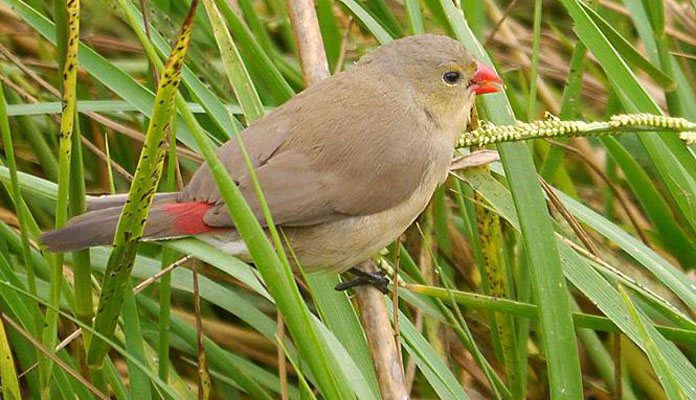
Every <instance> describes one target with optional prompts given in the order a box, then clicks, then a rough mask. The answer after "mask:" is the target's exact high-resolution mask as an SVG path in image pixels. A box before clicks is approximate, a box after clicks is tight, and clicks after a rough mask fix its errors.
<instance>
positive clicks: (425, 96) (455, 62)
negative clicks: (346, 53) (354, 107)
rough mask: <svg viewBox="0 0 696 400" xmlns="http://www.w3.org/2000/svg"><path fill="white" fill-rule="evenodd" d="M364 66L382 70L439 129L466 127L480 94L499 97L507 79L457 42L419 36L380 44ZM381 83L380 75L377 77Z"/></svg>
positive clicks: (438, 37) (364, 62) (368, 56)
mask: <svg viewBox="0 0 696 400" xmlns="http://www.w3.org/2000/svg"><path fill="white" fill-rule="evenodd" d="M359 64H372V65H374V66H376V67H378V70H379V71H380V74H383V76H382V77H381V78H383V79H384V80H385V81H389V82H391V83H392V85H396V86H398V87H399V88H402V89H403V90H404V91H403V92H402V91H401V90H398V91H397V92H398V93H399V95H405V96H407V97H408V98H410V99H411V101H413V103H414V105H415V106H416V107H419V108H421V109H422V110H423V111H424V112H425V113H426V115H427V116H428V118H431V119H433V120H434V122H436V123H437V124H438V125H441V126H443V127H448V128H450V129H454V130H456V131H461V130H463V129H464V128H466V125H467V123H468V121H469V115H470V113H471V108H472V107H473V104H474V97H475V96H476V95H481V94H486V93H495V92H498V91H499V90H500V89H501V86H502V80H501V79H500V77H499V76H498V75H497V74H496V72H495V71H494V70H493V68H491V67H489V66H487V65H486V64H483V63H481V62H479V61H477V60H476V59H475V58H474V57H473V56H472V55H471V54H470V53H469V52H468V51H467V49H466V48H465V47H464V45H463V44H462V43H460V42H458V41H456V40H454V39H451V38H449V37H447V36H441V35H431V34H428V35H417V36H410V37H406V38H403V39H399V40H395V41H393V42H391V43H389V44H387V45H384V46H381V47H380V48H378V49H376V50H375V51H373V52H371V53H370V54H368V55H367V56H365V57H363V58H362V59H361V60H360V62H359ZM378 79H380V77H378Z"/></svg>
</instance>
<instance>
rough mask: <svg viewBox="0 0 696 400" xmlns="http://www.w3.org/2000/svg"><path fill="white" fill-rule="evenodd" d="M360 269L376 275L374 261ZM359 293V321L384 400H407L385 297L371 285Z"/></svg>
mask: <svg viewBox="0 0 696 400" xmlns="http://www.w3.org/2000/svg"><path fill="white" fill-rule="evenodd" d="M358 268H360V269H361V270H363V271H366V272H368V273H373V272H376V271H377V267H376V266H375V264H374V262H373V261H372V260H367V261H364V262H363V263H361V264H360V265H359V267H358ZM356 293H357V296H356V297H357V300H358V307H359V308H360V320H361V321H362V325H363V328H364V329H365V336H366V337H367V343H368V345H369V347H370V354H371V355H372V361H373V362H374V364H375V370H376V372H377V382H378V383H379V389H380V392H381V393H382V398H383V399H385V400H403V399H407V398H408V392H406V382H405V380H404V374H403V367H402V365H401V357H400V355H399V354H398V353H397V351H396V350H397V348H396V341H395V340H394V336H393V335H392V327H391V323H390V322H389V314H388V312H387V303H386V301H385V300H384V295H383V294H382V292H380V291H379V290H378V289H377V288H375V287H372V286H369V285H368V286H361V287H358V288H357V289H356Z"/></svg>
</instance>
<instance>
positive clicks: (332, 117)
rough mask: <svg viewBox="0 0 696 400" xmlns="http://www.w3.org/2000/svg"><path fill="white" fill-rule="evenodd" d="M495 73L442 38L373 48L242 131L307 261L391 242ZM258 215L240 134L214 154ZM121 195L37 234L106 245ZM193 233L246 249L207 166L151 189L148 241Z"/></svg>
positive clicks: (282, 222) (77, 244) (46, 239)
mask: <svg viewBox="0 0 696 400" xmlns="http://www.w3.org/2000/svg"><path fill="white" fill-rule="evenodd" d="M500 83H501V80H500V78H499V77H498V76H497V75H496V73H495V72H494V71H493V70H492V69H491V68H490V67H488V66H486V65H484V64H481V63H478V62H477V61H476V60H474V59H473V58H472V56H471V55H470V54H469V53H468V52H467V50H466V49H465V47H464V46H463V45H462V44H461V43H459V42H457V41H455V40H453V39H450V38H448V37H446V36H439V35H419V36H412V37H407V38H404V39H400V40H396V41H394V42H392V43H390V44H387V45H384V46H381V47H379V48H377V49H376V50H374V51H372V52H371V53H369V54H367V55H366V56H364V57H362V59H361V60H360V61H359V62H357V63H356V65H354V66H353V67H352V68H350V69H348V70H347V71H345V72H342V73H339V74H337V75H335V76H333V77H331V78H329V79H327V80H325V81H323V82H320V83H318V84H316V85H314V86H312V87H310V88H308V89H306V90H305V91H303V92H302V93H300V94H298V95H297V96H295V97H293V98H292V99H291V100H289V101H288V102H287V103H285V104H283V105H282V106H280V107H278V108H277V109H275V110H274V111H273V112H271V113H269V114H268V115H267V116H265V117H264V118H262V119H261V120H259V121H258V122H256V123H255V124H253V125H252V126H250V127H248V128H247V129H245V130H244V132H242V140H243V142H244V145H245V147H246V149H247V151H248V153H249V156H250V158H251V161H252V163H253V165H254V168H255V169H256V173H257V175H258V178H259V181H260V184H261V187H262V189H263V193H264V195H265V199H266V201H267V203H268V205H269V207H270V210H271V214H272V216H273V220H274V222H275V223H276V224H277V225H278V226H280V227H281V228H282V230H283V232H284V234H285V235H286V237H287V238H288V240H289V243H290V246H291V248H292V250H293V252H294V253H295V255H296V256H297V258H298V260H299V263H300V264H301V265H302V267H303V268H304V269H305V270H306V271H316V270H320V269H331V270H335V271H343V270H345V269H347V268H350V267H352V266H354V265H356V264H357V263H359V262H361V261H364V260H365V259H367V258H369V257H370V256H372V255H374V254H376V253H377V252H378V251H379V250H380V249H382V248H383V247H385V246H386V245H388V244H389V243H391V242H392V241H394V240H395V239H396V238H397V237H398V236H399V235H400V234H401V233H403V232H404V231H405V230H406V228H407V227H408V226H409V225H410V224H411V223H412V222H413V221H414V220H415V219H416V217H417V216H418V215H419V214H420V213H421V212H422V211H423V209H424V208H425V207H426V205H427V204H428V201H429V200H430V198H431V197H432V195H433V192H434V191H435V188H436V187H437V186H438V185H439V184H441V183H442V182H443V181H444V180H445V178H446V177H447V173H448V170H449V166H450V162H451V160H452V156H453V153H454V143H455V139H456V137H457V135H458V134H459V133H460V132H462V131H463V130H464V129H466V127H467V124H468V122H469V117H470V113H471V108H472V106H473V102H474V96H475V95H477V94H484V93H492V92H497V91H498V90H499V88H500V86H499V84H500ZM217 154H218V157H220V159H221V160H222V162H223V164H224V165H225V166H226V167H227V170H228V171H229V173H230V174H231V176H232V177H233V179H234V180H235V181H236V182H237V184H238V186H239V189H240V190H241V192H242V194H243V195H244V197H245V199H246V201H247V202H248V203H249V205H250V206H251V208H252V210H253V211H254V213H255V214H256V216H257V218H258V220H259V222H260V223H261V224H265V220H264V218H263V215H262V211H261V207H260V206H259V202H258V200H257V196H256V193H255V190H254V187H253V184H252V183H251V181H250V178H249V175H248V170H247V167H246V165H245V162H244V159H243V156H242V154H241V152H240V150H239V148H238V146H237V140H234V139H233V140H230V141H228V142H227V143H225V144H224V145H223V146H221V147H220V149H219V150H218V152H217ZM124 201H125V196H123V195H117V196H105V197H100V198H97V199H96V201H93V202H92V203H91V204H90V205H89V206H90V211H89V212H87V213H85V214H83V215H80V216H78V217H76V218H74V219H72V220H71V221H70V222H69V224H68V225H67V226H66V227H64V228H61V229H58V230H54V231H50V232H47V233H45V234H44V235H43V236H42V237H41V241H42V242H43V243H44V244H45V245H46V247H47V248H48V249H49V250H52V251H73V250H78V249H83V248H86V247H90V246H95V245H105V244H110V243H111V242H112V240H113V236H114V232H115V230H116V225H117V223H118V218H119V215H120V214H121V209H122V205H123V202H124ZM184 236H196V237H198V238H200V239H202V240H204V241H206V242H210V243H213V244H214V245H215V246H216V247H218V248H221V249H223V250H224V251H226V252H229V253H231V254H234V255H238V256H242V257H244V256H245V255H246V247H245V245H244V243H243V242H242V241H241V239H240V237H239V235H238V234H237V232H236V231H235V229H234V224H233V222H232V219H231V217H230V215H229V214H228V212H227V209H226V206H225V204H224V202H223V200H222V197H221V195H220V192H219V191H218V188H217V186H216V184H215V181H214V180H213V177H212V175H211V172H210V168H209V167H208V165H207V164H203V165H201V166H200V168H199V169H198V170H197V171H196V173H195V174H194V175H193V178H192V179H191V181H190V182H189V183H188V185H187V186H186V187H185V188H184V189H183V190H182V191H181V192H178V193H161V194H159V195H157V197H156V198H155V201H154V203H153V204H152V207H151V209H150V213H149V216H148V219H147V224H146V227H145V232H144V240H156V239H168V238H176V237H184Z"/></svg>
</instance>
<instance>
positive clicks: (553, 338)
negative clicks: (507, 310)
mask: <svg viewBox="0 0 696 400" xmlns="http://www.w3.org/2000/svg"><path fill="white" fill-rule="evenodd" d="M441 4H442V7H443V8H444V9H445V11H446V13H447V16H448V18H449V22H450V26H451V27H452V29H453V31H454V32H455V35H456V37H457V38H458V39H459V40H461V41H462V42H464V43H465V44H466V45H467V47H468V48H469V50H470V51H471V52H472V53H473V54H474V56H476V57H477V58H478V59H480V60H484V61H488V56H487V55H486V54H485V52H484V51H483V48H482V47H481V45H480V44H479V43H478V41H477V40H476V38H475V37H474V35H473V33H472V32H471V30H470V29H469V27H468V25H467V23H466V21H465V20H464V18H463V16H462V14H461V13H460V11H459V10H458V9H457V8H456V7H455V6H454V4H453V3H452V2H451V1H449V0H441ZM482 104H483V105H484V107H485V109H486V114H487V115H488V116H489V117H490V118H491V120H494V121H498V122H500V123H510V122H513V121H514V116H513V115H512V112H511V109H510V104H509V102H508V101H507V99H506V97H505V96H504V95H490V96H485V97H484V98H483V99H482ZM498 149H499V152H500V155H501V160H502V162H503V166H504V168H505V170H506V173H507V175H508V184H509V185H510V189H511V191H512V194H513V198H514V201H515V207H516V210H517V215H518V217H519V219H520V225H521V227H522V230H521V231H522V241H523V243H524V246H525V249H526V254H527V262H528V263H529V268H530V271H531V275H532V282H533V288H534V291H535V295H536V299H537V302H538V305H539V307H540V324H541V331H542V332H541V333H542V338H543V343H544V348H545V354H546V357H547V364H548V374H549V384H550V389H551V397H552V398H554V399H561V398H581V397H582V393H583V390H582V381H581V371H580V361H579V358H578V350H577V344H576V337H575V332H574V329H573V320H572V317H571V309H570V304H569V303H568V298H567V288H566V283H565V278H564V276H563V270H562V267H561V259H560V256H559V253H558V249H557V248H556V246H555V244H554V241H553V240H551V238H553V228H552V225H551V218H550V216H549V214H548V210H547V209H546V206H545V203H544V197H543V194H542V191H541V188H540V187H539V184H538V181H537V177H536V170H535V168H534V164H533V162H532V158H531V155H530V154H529V151H528V150H527V149H526V148H525V146H524V145H523V144H521V143H510V144H504V145H499V146H498Z"/></svg>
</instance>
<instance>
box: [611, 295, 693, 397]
mask: <svg viewBox="0 0 696 400" xmlns="http://www.w3.org/2000/svg"><path fill="white" fill-rule="evenodd" d="M619 291H620V292H621V295H622V296H623V300H624V302H625V304H626V308H627V310H628V315H629V316H630V317H631V320H633V323H634V324H635V326H636V327H637V328H638V330H639V332H640V336H641V338H642V339H643V343H644V344H645V352H646V353H647V355H648V358H649V359H650V363H651V364H652V367H653V368H654V369H655V373H656V374H657V378H658V379H659V380H660V383H661V384H662V387H663V388H664V389H665V394H667V398H668V399H670V400H681V399H684V398H685V397H684V393H683V392H682V390H681V388H680V387H679V384H678V383H677V381H676V379H675V378H674V375H672V371H671V370H670V367H669V366H668V364H667V361H666V360H665V358H664V357H663V356H662V353H661V352H660V351H659V350H658V346H657V344H656V343H655V341H654V340H653V338H652V336H651V334H650V332H649V331H648V328H647V326H646V322H647V321H645V320H644V318H645V317H643V316H642V315H641V314H640V312H638V310H637V309H636V307H635V305H634V304H633V302H632V301H631V298H630V297H629V296H628V293H627V292H626V289H625V288H624V287H623V286H619ZM648 323H649V322H648Z"/></svg>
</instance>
